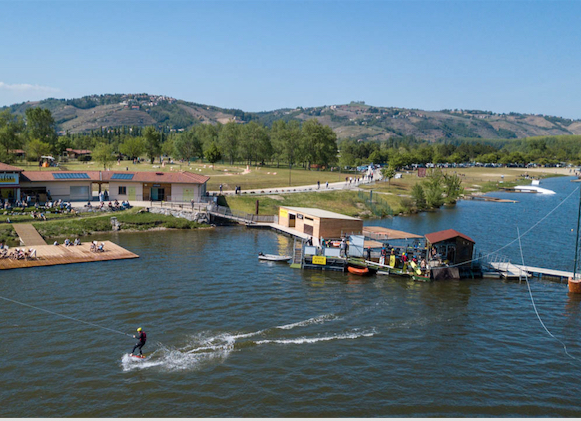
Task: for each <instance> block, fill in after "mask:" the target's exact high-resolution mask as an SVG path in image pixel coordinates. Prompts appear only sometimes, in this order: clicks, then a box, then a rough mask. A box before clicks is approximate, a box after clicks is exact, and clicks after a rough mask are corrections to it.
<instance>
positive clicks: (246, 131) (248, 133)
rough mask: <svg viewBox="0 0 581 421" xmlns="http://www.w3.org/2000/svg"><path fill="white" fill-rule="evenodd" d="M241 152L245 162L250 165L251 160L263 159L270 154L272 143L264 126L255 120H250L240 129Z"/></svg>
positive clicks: (268, 157)
mask: <svg viewBox="0 0 581 421" xmlns="http://www.w3.org/2000/svg"><path fill="white" fill-rule="evenodd" d="M240 149H241V154H242V155H243V157H244V159H246V163H247V164H248V165H250V164H251V163H252V160H254V161H255V162H256V163H258V161H265V160H268V159H270V158H271V156H272V153H273V152H272V144H271V142H270V136H269V135H268V131H267V130H266V128H265V127H264V126H262V125H260V124H258V123H256V122H255V121H251V122H250V123H248V124H246V125H245V126H243V127H242V129H241V137H240Z"/></svg>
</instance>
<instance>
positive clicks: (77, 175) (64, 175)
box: [52, 172, 90, 180]
mask: <svg viewBox="0 0 581 421" xmlns="http://www.w3.org/2000/svg"><path fill="white" fill-rule="evenodd" d="M52 176H53V177H54V178H55V179H56V180H70V179H76V178H87V179H88V178H90V177H89V176H88V174H87V173H84V172H82V173H81V172H79V173H53V174H52Z"/></svg>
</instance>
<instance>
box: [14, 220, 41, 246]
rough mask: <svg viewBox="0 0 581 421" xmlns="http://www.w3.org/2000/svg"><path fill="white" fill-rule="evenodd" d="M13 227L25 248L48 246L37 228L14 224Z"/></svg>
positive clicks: (29, 225) (30, 225)
mask: <svg viewBox="0 0 581 421" xmlns="http://www.w3.org/2000/svg"><path fill="white" fill-rule="evenodd" d="M12 227H13V228H14V231H16V234H18V237H20V243H21V244H23V245H25V246H28V247H30V246H46V241H44V239H43V238H42V237H41V236H40V234H39V233H38V231H37V230H36V228H34V227H33V226H32V224H13V225H12Z"/></svg>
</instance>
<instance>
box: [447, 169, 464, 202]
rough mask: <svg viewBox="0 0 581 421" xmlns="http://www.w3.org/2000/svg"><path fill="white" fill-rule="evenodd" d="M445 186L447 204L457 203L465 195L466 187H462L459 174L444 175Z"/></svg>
mask: <svg viewBox="0 0 581 421" xmlns="http://www.w3.org/2000/svg"><path fill="white" fill-rule="evenodd" d="M443 184H444V195H445V196H446V197H445V200H446V203H448V204H453V203H456V202H457V201H458V199H459V198H460V196H461V195H462V194H463V193H464V187H462V179H461V178H460V176H459V175H458V174H444V176H443Z"/></svg>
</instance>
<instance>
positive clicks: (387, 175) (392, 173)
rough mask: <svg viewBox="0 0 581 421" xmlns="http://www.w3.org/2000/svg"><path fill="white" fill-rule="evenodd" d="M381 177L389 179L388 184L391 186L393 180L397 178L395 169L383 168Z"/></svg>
mask: <svg viewBox="0 0 581 421" xmlns="http://www.w3.org/2000/svg"><path fill="white" fill-rule="evenodd" d="M381 175H383V176H384V177H385V178H387V184H389V185H391V179H392V178H393V177H395V168H392V167H391V166H389V167H383V168H382V169H381Z"/></svg>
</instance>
